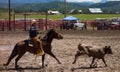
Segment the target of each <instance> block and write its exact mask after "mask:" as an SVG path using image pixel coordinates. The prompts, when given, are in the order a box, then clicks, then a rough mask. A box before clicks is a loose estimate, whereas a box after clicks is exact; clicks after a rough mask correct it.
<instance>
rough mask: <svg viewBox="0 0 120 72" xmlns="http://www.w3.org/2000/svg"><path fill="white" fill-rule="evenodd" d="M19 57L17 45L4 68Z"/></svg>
mask: <svg viewBox="0 0 120 72" xmlns="http://www.w3.org/2000/svg"><path fill="white" fill-rule="evenodd" d="M16 55H17V44H16V45H15V46H14V49H13V50H12V53H11V55H10V57H9V59H8V61H7V63H6V64H3V65H4V66H8V65H9V63H10V61H11V60H12V59H13V58H14V57H15V56H16Z"/></svg>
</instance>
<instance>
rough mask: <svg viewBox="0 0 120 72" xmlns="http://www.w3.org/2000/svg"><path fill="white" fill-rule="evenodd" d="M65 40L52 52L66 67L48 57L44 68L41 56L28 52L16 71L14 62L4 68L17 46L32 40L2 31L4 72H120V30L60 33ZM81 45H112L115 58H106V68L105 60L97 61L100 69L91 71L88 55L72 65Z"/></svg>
mask: <svg viewBox="0 0 120 72" xmlns="http://www.w3.org/2000/svg"><path fill="white" fill-rule="evenodd" d="M59 32H60V33H61V34H62V35H63V37H64V39H62V40H56V39H54V40H53V42H52V47H53V49H52V52H53V53H54V54H55V55H56V57H57V58H58V59H59V60H60V62H61V63H62V64H58V63H57V61H56V60H55V59H54V58H52V57H51V56H49V55H46V58H45V64H47V65H46V67H45V68H42V67H41V56H40V57H37V58H36V60H35V55H33V54H31V53H28V52H27V53H26V54H25V55H24V56H23V57H22V58H21V59H20V60H19V62H18V64H19V65H20V67H22V68H20V69H18V70H15V69H14V59H13V60H12V61H11V63H10V64H9V65H8V66H7V67H4V66H3V63H5V62H6V61H7V59H8V57H9V55H10V53H11V51H12V49H13V47H14V45H15V44H16V43H17V42H18V41H21V40H24V39H27V38H28V32H24V31H21V32H14V31H10V32H8V31H4V32H2V31H1V32H0V72H120V31H119V30H118V31H114V30H113V31H109V30H108V31H81V30H68V31H59ZM79 43H83V44H87V45H94V46H106V45H110V46H111V48H112V50H113V55H106V56H105V60H106V63H107V65H108V67H104V63H103V62H102V60H96V62H97V64H98V66H97V68H89V66H90V63H91V61H92V58H91V57H88V56H86V55H84V56H81V57H79V59H78V60H77V62H76V63H75V64H72V62H73V60H74V56H75V53H76V51H77V45H78V44H79Z"/></svg>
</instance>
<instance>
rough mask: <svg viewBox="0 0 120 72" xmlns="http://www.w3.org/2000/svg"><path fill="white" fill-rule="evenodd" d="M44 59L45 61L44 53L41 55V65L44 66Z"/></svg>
mask: <svg viewBox="0 0 120 72" xmlns="http://www.w3.org/2000/svg"><path fill="white" fill-rule="evenodd" d="M44 61H45V54H44V55H42V67H44Z"/></svg>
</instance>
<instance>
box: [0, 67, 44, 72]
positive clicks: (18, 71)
mask: <svg viewBox="0 0 120 72" xmlns="http://www.w3.org/2000/svg"><path fill="white" fill-rule="evenodd" d="M44 69H45V68H44V67H24V68H23V67H20V68H18V69H15V68H7V67H5V68H0V71H9V70H12V71H17V72H23V71H25V70H30V71H31V70H33V71H34V70H42V71H43V70H44ZM43 72H44V71H43Z"/></svg>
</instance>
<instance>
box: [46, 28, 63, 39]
mask: <svg viewBox="0 0 120 72" xmlns="http://www.w3.org/2000/svg"><path fill="white" fill-rule="evenodd" d="M48 33H49V35H51V37H52V38H55V39H63V36H62V35H60V34H59V33H58V32H56V31H55V30H54V29H50V30H49V32H48Z"/></svg>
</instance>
